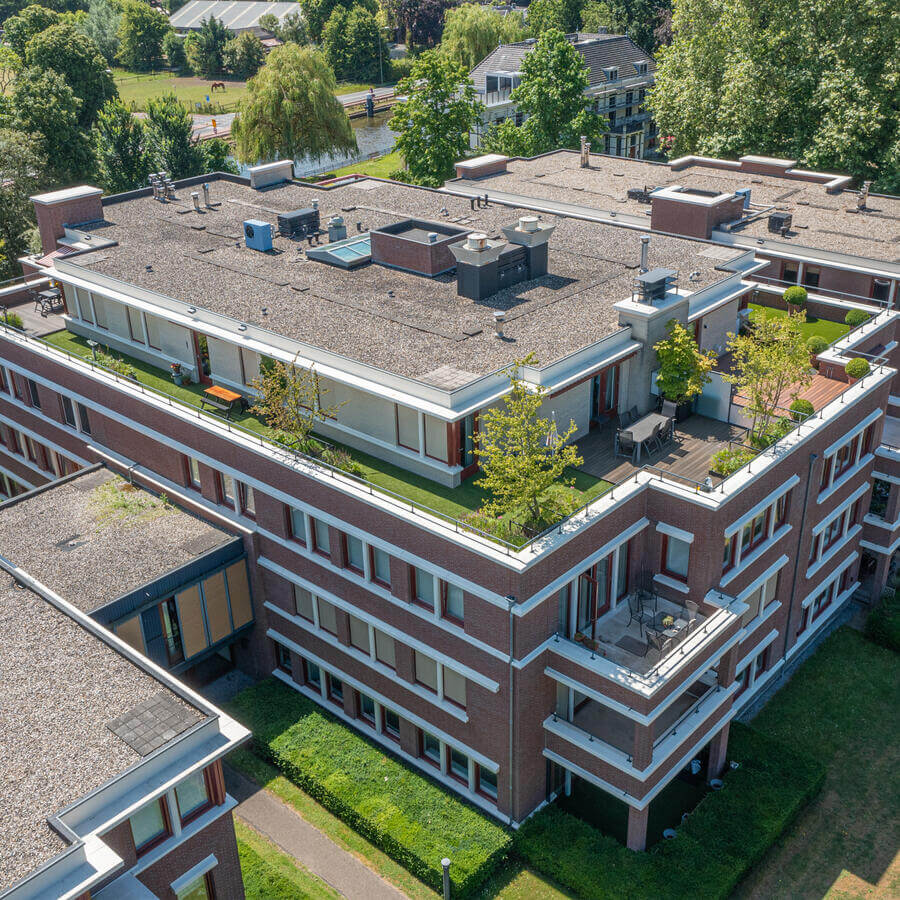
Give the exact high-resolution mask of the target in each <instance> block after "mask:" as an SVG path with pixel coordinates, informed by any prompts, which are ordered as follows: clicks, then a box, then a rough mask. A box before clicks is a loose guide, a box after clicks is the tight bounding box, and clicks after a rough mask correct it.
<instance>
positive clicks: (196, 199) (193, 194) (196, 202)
mask: <svg viewBox="0 0 900 900" xmlns="http://www.w3.org/2000/svg"><path fill="white" fill-rule="evenodd" d="M191 200H192V201H193V203H194V209H195V210H197V212H200V192H199V191H191Z"/></svg>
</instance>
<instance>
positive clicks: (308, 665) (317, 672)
mask: <svg viewBox="0 0 900 900" xmlns="http://www.w3.org/2000/svg"><path fill="white" fill-rule="evenodd" d="M303 681H304V683H305V684H308V685H309V686H310V687H314V688H315V689H316V690H317V691H319V690H321V689H322V670H321V669H320V668H319V667H318V666H317V665H316V664H315V663H314V662H310V661H309V660H308V659H304V660H303Z"/></svg>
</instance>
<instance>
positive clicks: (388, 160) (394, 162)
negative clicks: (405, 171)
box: [322, 150, 403, 178]
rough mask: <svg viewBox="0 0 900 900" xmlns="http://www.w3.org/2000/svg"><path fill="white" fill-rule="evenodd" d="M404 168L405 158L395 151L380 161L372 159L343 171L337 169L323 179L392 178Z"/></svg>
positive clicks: (346, 167)
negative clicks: (392, 175)
mask: <svg viewBox="0 0 900 900" xmlns="http://www.w3.org/2000/svg"><path fill="white" fill-rule="evenodd" d="M402 168H403V157H402V156H401V155H400V151H399V150H394V151H393V152H391V153H388V154H386V155H385V156H379V157H378V159H370V160H368V161H366V162H361V163H352V164H351V165H349V166H344V167H343V168H342V169H335V171H334V172H329V173H328V174H327V175H323V176H322V177H323V178H336V177H338V176H340V175H356V174H358V175H371V176H372V177H373V178H390V177H391V173H393V172H396V171H397V170H398V169H402Z"/></svg>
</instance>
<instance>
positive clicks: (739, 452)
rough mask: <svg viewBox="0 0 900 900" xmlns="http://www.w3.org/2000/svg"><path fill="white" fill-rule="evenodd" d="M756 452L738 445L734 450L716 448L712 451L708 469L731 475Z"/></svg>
mask: <svg viewBox="0 0 900 900" xmlns="http://www.w3.org/2000/svg"><path fill="white" fill-rule="evenodd" d="M755 455H756V454H755V453H754V452H753V451H752V450H745V449H743V448H741V447H738V448H736V449H734V450H718V451H716V452H715V453H713V456H712V460H711V461H710V466H709V467H710V469H711V470H712V471H713V472H717V473H718V474H719V475H731V473H732V472H737V470H738V469H741V468H743V467H744V466H745V465H747V463H748V462H750V460H751V459H753V457H754V456H755Z"/></svg>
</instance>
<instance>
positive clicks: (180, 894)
mask: <svg viewBox="0 0 900 900" xmlns="http://www.w3.org/2000/svg"><path fill="white" fill-rule="evenodd" d="M117 484H118V480H117V479H113V476H112V475H111V473H110V472H109V471H108V470H106V469H102V468H99V467H96V466H95V467H92V468H91V470H89V471H85V472H79V473H77V474H74V475H69V476H66V477H65V478H63V479H62V480H59V481H56V482H53V483H51V484H49V485H48V486H45V487H41V488H37V489H36V490H34V491H32V492H30V493H26V494H23V495H21V496H20V497H17V498H15V499H12V500H8V501H6V503H3V504H0V523H2V527H3V533H4V548H3V555H2V556H0V618H2V622H3V633H4V640H5V652H4V654H3V656H2V659H0V679H2V684H3V710H4V712H3V724H4V732H5V734H6V736H7V740H6V741H5V742H4V743H5V749H4V773H3V784H4V790H3V795H2V799H0V813H2V815H0V823H2V824H0V838H2V839H0V896H2V897H3V898H4V900H7V898H8V900H25V898H28V900H30V898H35V900H37V898H45V897H73V898H75V897H77V898H79V900H86V898H91V897H92V898H97V900H104V898H108V900H111V898H122V897H128V898H135V900H137V898H152V897H160V898H178V900H188V898H189V900H203V898H210V900H212V898H222V897H229V898H231V897H236V898H241V897H243V896H244V891H243V884H242V880H241V868H240V862H239V859H238V853H237V843H236V840H235V833H234V823H233V821H232V810H233V808H234V806H235V805H236V801H235V800H234V799H233V798H232V797H231V796H230V795H229V794H228V793H227V792H226V790H225V782H224V778H223V774H222V758H223V757H224V756H225V755H226V754H227V753H228V752H229V751H231V750H233V749H234V748H235V747H237V746H238V745H240V744H241V743H242V742H243V741H245V740H246V739H247V738H248V737H249V732H248V731H247V730H246V729H245V728H243V727H242V726H241V725H239V724H238V723H237V722H235V721H234V720H232V719H231V718H230V717H229V716H227V715H225V714H224V713H222V712H221V711H220V710H218V709H216V708H215V707H214V706H212V705H211V704H210V703H208V702H207V701H205V700H204V699H203V698H202V697H201V696H200V695H199V694H197V693H196V692H195V691H193V690H191V689H189V688H187V687H186V686H185V685H184V684H183V683H181V682H180V681H178V680H176V679H175V678H174V677H173V676H171V675H170V674H169V673H168V672H166V671H164V670H163V669H161V668H160V667H159V666H157V665H155V664H153V663H151V662H149V661H148V660H147V659H146V658H145V657H144V656H143V655H141V654H139V653H136V652H135V651H134V650H133V649H132V647H131V646H130V645H129V643H127V642H126V640H127V639H128V638H129V637H130V633H131V632H130V630H124V629H123V632H122V633H120V635H118V636H117V635H114V634H113V633H111V632H110V631H108V630H107V629H105V628H103V627H102V626H100V625H99V624H98V623H97V622H96V621H95V620H94V619H92V618H91V617H90V616H89V615H87V614H86V612H85V606H86V605H90V602H88V603H87V604H86V602H85V601H86V600H87V599H88V598H93V597H94V596H96V595H97V593H98V592H103V591H109V590H111V591H113V592H115V590H117V589H118V583H119V579H120V577H121V575H122V573H123V572H132V573H140V572H142V571H144V570H145V567H146V565H147V564H148V562H151V561H152V560H150V557H149V555H148V556H143V555H141V554H137V555H134V556H133V555H132V554H131V553H130V552H129V551H130V549H131V548H130V546H129V531H128V524H134V523H133V522H123V521H121V520H120V519H119V518H118V516H119V515H120V514H121V506H118V507H115V508H114V507H113V506H112V504H111V503H110V499H111V498H110V497H109V496H108V495H107V494H106V493H105V489H106V488H108V487H109V486H110V485H112V487H113V489H114V490H119V488H118V487H117ZM98 491H99V492H100V493H99V494H98V493H97V492H98ZM143 493H144V492H142V491H140V490H134V491H129V492H128V495H127V499H128V501H129V502H131V503H134V498H135V495H137V496H138V497H141V495H142V494H143ZM145 499H146V498H145ZM150 502H151V501H148V503H150ZM158 502H159V501H158V498H156V499H154V500H153V501H152V503H158ZM70 507H75V508H76V509H77V510H78V514H80V515H81V516H82V524H83V525H85V530H84V531H83V532H82V533H73V532H71V531H67V529H66V528H65V527H62V530H61V531H60V532H58V533H65V537H64V538H63V539H61V540H59V541H57V543H56V546H55V549H53V550H51V548H50V547H49V546H48V544H47V533H48V532H47V529H48V526H50V527H51V528H52V527H53V524H54V521H55V520H56V517H57V516H58V515H59V514H60V513H63V515H64V516H66V518H67V519H68V523H71V521H72V512H71V509H70ZM155 510H158V507H157V506H153V505H147V506H145V507H144V508H143V512H141V513H139V514H137V516H138V518H139V519H140V517H141V516H145V515H148V514H150V513H154V511H155ZM105 515H111V516H112V518H113V521H111V522H107V523H105V524H104V522H103V519H102V517H103V516H105ZM87 517H90V526H88V525H87ZM141 521H145V520H141ZM199 527H200V528H205V527H206V526H204V525H202V523H201V524H200V526H199ZM94 528H99V529H101V530H102V529H104V528H105V529H107V530H108V531H109V533H110V535H115V538H114V540H115V542H116V544H117V545H118V546H117V549H116V548H114V547H113V546H112V544H110V543H98V542H95V541H93V540H92V533H91V532H92V531H93V529H94ZM58 533H57V534H58ZM84 545H92V546H93V551H94V552H91V553H89V554H87V555H85V554H84V553H83V552H82V548H83V546H84ZM109 550H113V551H114V552H112V553H109V552H107V551H109ZM42 551H46V552H42ZM69 554H70V555H69ZM184 621H185V624H187V623H188V621H189V620H188V618H185V620H184ZM123 638H124V639H123Z"/></svg>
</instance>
